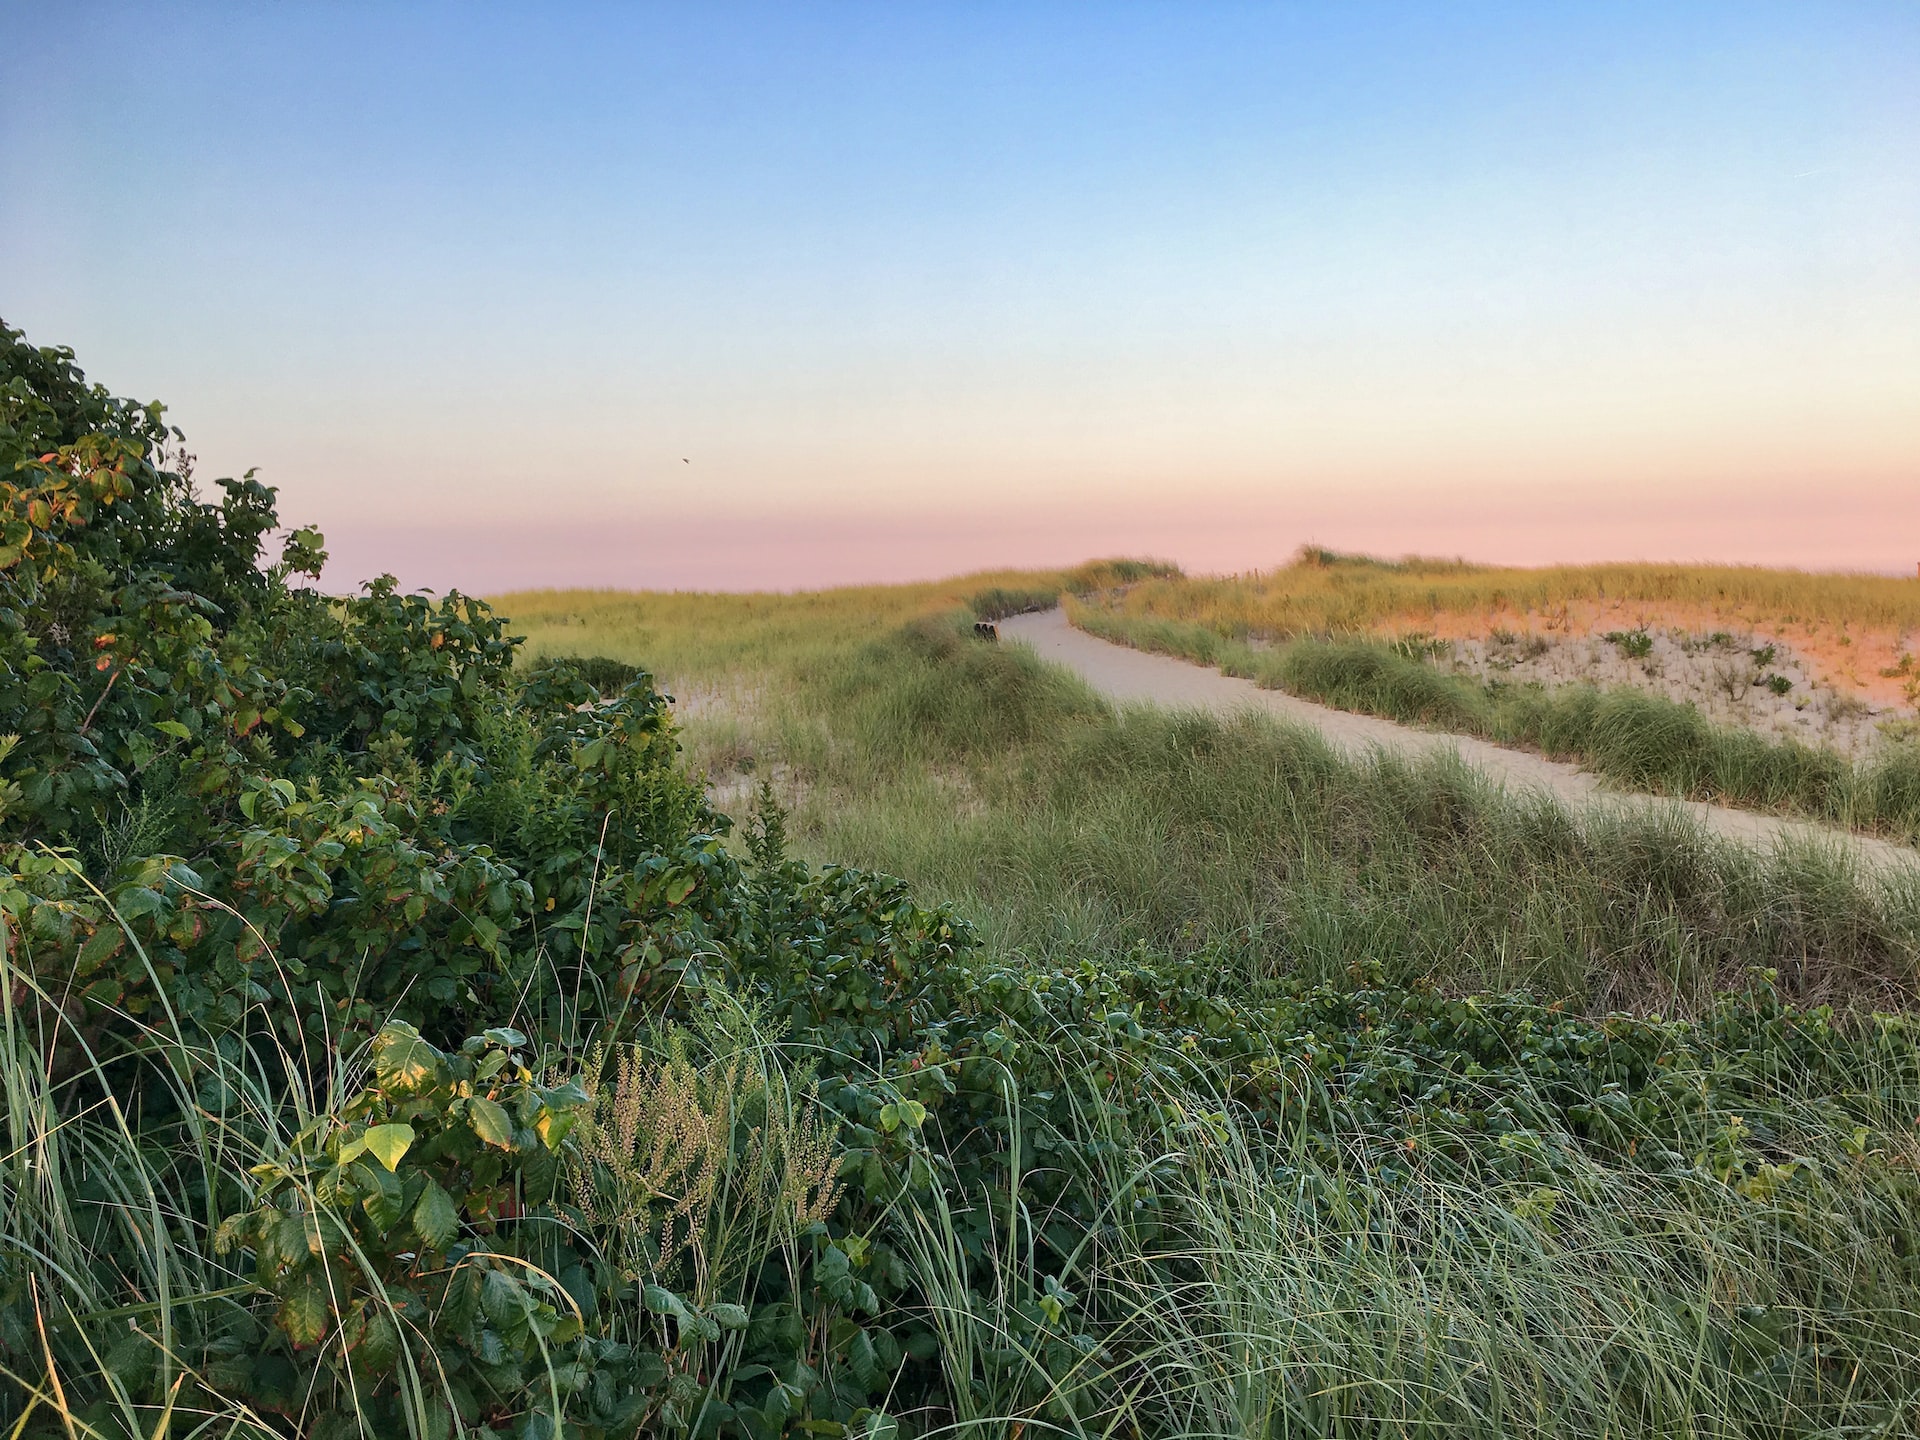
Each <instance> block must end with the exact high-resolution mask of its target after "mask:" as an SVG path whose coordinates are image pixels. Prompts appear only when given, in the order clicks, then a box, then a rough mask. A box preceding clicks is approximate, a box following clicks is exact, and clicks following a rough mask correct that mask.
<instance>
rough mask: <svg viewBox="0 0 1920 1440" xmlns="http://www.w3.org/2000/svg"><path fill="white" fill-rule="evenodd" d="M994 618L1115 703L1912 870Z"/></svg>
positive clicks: (1777, 826) (1830, 837) (1815, 830)
mask: <svg viewBox="0 0 1920 1440" xmlns="http://www.w3.org/2000/svg"><path fill="white" fill-rule="evenodd" d="M999 624H1000V634H1001V635H1002V636H1003V637H1004V638H1006V639H1009V640H1018V641H1021V642H1022V643H1024V644H1026V645H1030V646H1031V647H1032V648H1033V650H1034V653H1036V654H1037V655H1039V656H1040V658H1041V659H1043V660H1050V661H1052V662H1053V663H1054V664H1056V665H1064V666H1065V667H1066V668H1067V669H1069V670H1072V671H1074V672H1076V673H1077V674H1079V675H1080V676H1081V678H1083V679H1084V680H1086V681H1087V683H1088V684H1090V685H1092V686H1093V688H1094V689H1096V690H1098V691H1100V693H1101V694H1103V695H1105V696H1106V697H1107V698H1108V699H1110V700H1113V701H1115V702H1117V703H1119V704H1123V705H1124V704H1137V703H1142V702H1145V703H1150V704H1155V705H1165V706H1176V707H1177V706H1191V707H1194V708H1198V709H1202V710H1212V711H1216V712H1218V713H1222V714H1230V713H1232V712H1234V711H1238V710H1246V709H1254V710H1264V711H1266V712H1267V713H1268V714H1270V715H1274V716H1277V717H1279V718H1280V719H1282V720H1289V721H1292V722H1294V723H1296V724H1300V725H1307V726H1311V727H1312V728H1313V729H1315V730H1317V731H1319V732H1320V733H1321V734H1322V735H1323V736H1325V737H1326V738H1327V740H1328V741H1330V742H1331V743H1332V744H1333V745H1334V746H1335V747H1336V748H1338V749H1341V750H1345V751H1347V752H1348V753H1349V754H1364V753H1365V752H1366V751H1368V750H1369V749H1371V748H1373V747H1375V746H1378V747H1380V748H1381V749H1384V750H1388V751H1391V752H1393V753H1395V754H1399V755H1408V756H1419V755H1431V754H1434V753H1436V752H1440V751H1448V750H1451V751H1454V752H1456V753H1458V754H1459V756H1460V758H1461V759H1463V760H1465V761H1466V762H1467V763H1468V764H1470V765H1473V766H1475V767H1477V768H1478V769H1480V770H1482V771H1484V772H1485V773H1486V774H1487V775H1489V776H1491V777H1493V778H1494V779H1495V780H1497V781H1499V782H1500V783H1501V784H1503V785H1508V786H1518V787H1521V788H1527V789H1538V790H1545V791H1547V792H1548V793H1550V794H1552V795H1555V796H1557V797H1559V798H1560V799H1561V800H1563V801H1565V802H1567V803H1568V804H1569V805H1596V804H1598V805H1611V806H1620V807H1628V808H1640V809H1650V808H1655V807H1661V808H1666V809H1669V810H1681V811H1685V812H1686V813H1688V814H1690V815H1691V816H1693V817H1694V818H1695V819H1697V820H1698V821H1699V822H1700V823H1701V824H1702V825H1704V826H1705V827H1706V828H1707V829H1709V830H1711V831H1713V832H1714V833H1716V834H1719V835H1724V836H1727V837H1729V838H1731V839H1735V840H1740V841H1744V842H1746V843H1748V844H1752V845H1758V846H1762V847H1764V848H1771V847H1772V846H1774V845H1777V844H1779V843H1780V842H1782V841H1799V842H1805V841H1808V840H1812V841H1815V842H1819V843H1825V844H1828V845H1838V846H1842V847H1845V848H1847V849H1850V850H1852V851H1854V852H1855V853H1856V854H1858V855H1859V856H1860V858H1861V859H1863V860H1868V861H1871V862H1873V863H1875V864H1876V865H1890V866H1908V867H1913V868H1915V869H1920V855H1916V854H1915V852H1914V851H1912V850H1910V849H1908V848H1906V847H1905V846H1901V845H1891V844H1889V843H1887V842H1886V841H1884V840H1875V839H1872V838H1870V837H1868V836H1864V835H1854V834H1851V833H1849V832H1847V831H1844V830H1836V829H1833V828H1831V827H1828V826H1825V825H1816V824H1811V823H1809V822H1807V821H1802V820H1783V819H1781V818H1779V817H1778V816H1773V815H1757V814H1755V813H1753V812H1752V811H1750V810H1733V809H1729V808H1728V807H1726V806H1724V805H1704V804H1700V803H1698V802H1696V801H1691V800H1669V799H1666V798H1664V797H1661V796H1656V795H1636V794H1627V793H1624V792H1622V791H1618V790H1608V789H1605V788H1604V787H1603V786H1602V785H1601V783H1600V780H1599V778H1598V777H1597V776H1594V775H1591V774H1588V773H1587V772H1586V771H1584V770H1582V769H1580V768H1579V767H1577V766H1574V765H1568V764H1565V763H1563V762H1561V761H1558V760H1548V759H1546V758H1545V757H1543V756H1540V755H1534V754H1531V753H1530V752H1528V751H1525V750H1509V749H1507V748H1505V747H1504V746H1500V745H1490V744H1488V743H1487V742H1486V741H1484V740H1476V739H1473V738H1472V737H1470V736H1466V735H1447V734H1440V733H1436V732H1434V731H1430V730H1415V729H1413V728H1411V727H1409V726H1406V725H1398V724H1395V723H1394V722H1393V721H1391V720H1380V719H1377V718H1375V717H1374V716H1371V715H1355V714H1351V713H1350V712H1348V711H1345V710H1331V709H1328V708H1327V707H1326V706H1324V705H1315V704H1314V703H1313V702H1312V701H1309V700H1301V699H1299V698H1297V697H1295V696H1292V695H1287V694H1284V693H1283V692H1281V691H1278V690H1262V689H1261V688H1260V687H1259V686H1258V685H1255V684H1254V683H1253V682H1252V681H1251V680H1236V679H1233V678H1232V677H1231V676H1227V675H1222V674H1221V673H1220V672H1219V671H1218V670H1214V669H1210V668H1208V667H1205V666H1201V665H1194V664H1190V663H1188V662H1187V661H1185V660H1175V659H1172V658H1171V657H1169V656H1165V655H1150V654H1148V653H1147V652H1146V651H1143V650H1131V649H1128V648H1127V647H1126V646H1124V645H1115V644H1113V643H1111V642H1110V641H1106V640H1100V639H1097V638H1095V637H1094V636H1092V635H1089V634H1087V633H1086V632H1085V631H1083V630H1076V629H1074V628H1073V627H1072V626H1071V625H1069V624H1068V623H1067V617H1066V615H1065V614H1064V613H1063V612H1061V611H1059V610H1046V611H1042V612H1040V613H1038V614H1034V615H1017V616H1014V617H1013V618H1012V619H1008V620H1002V621H1000V622H999Z"/></svg>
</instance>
